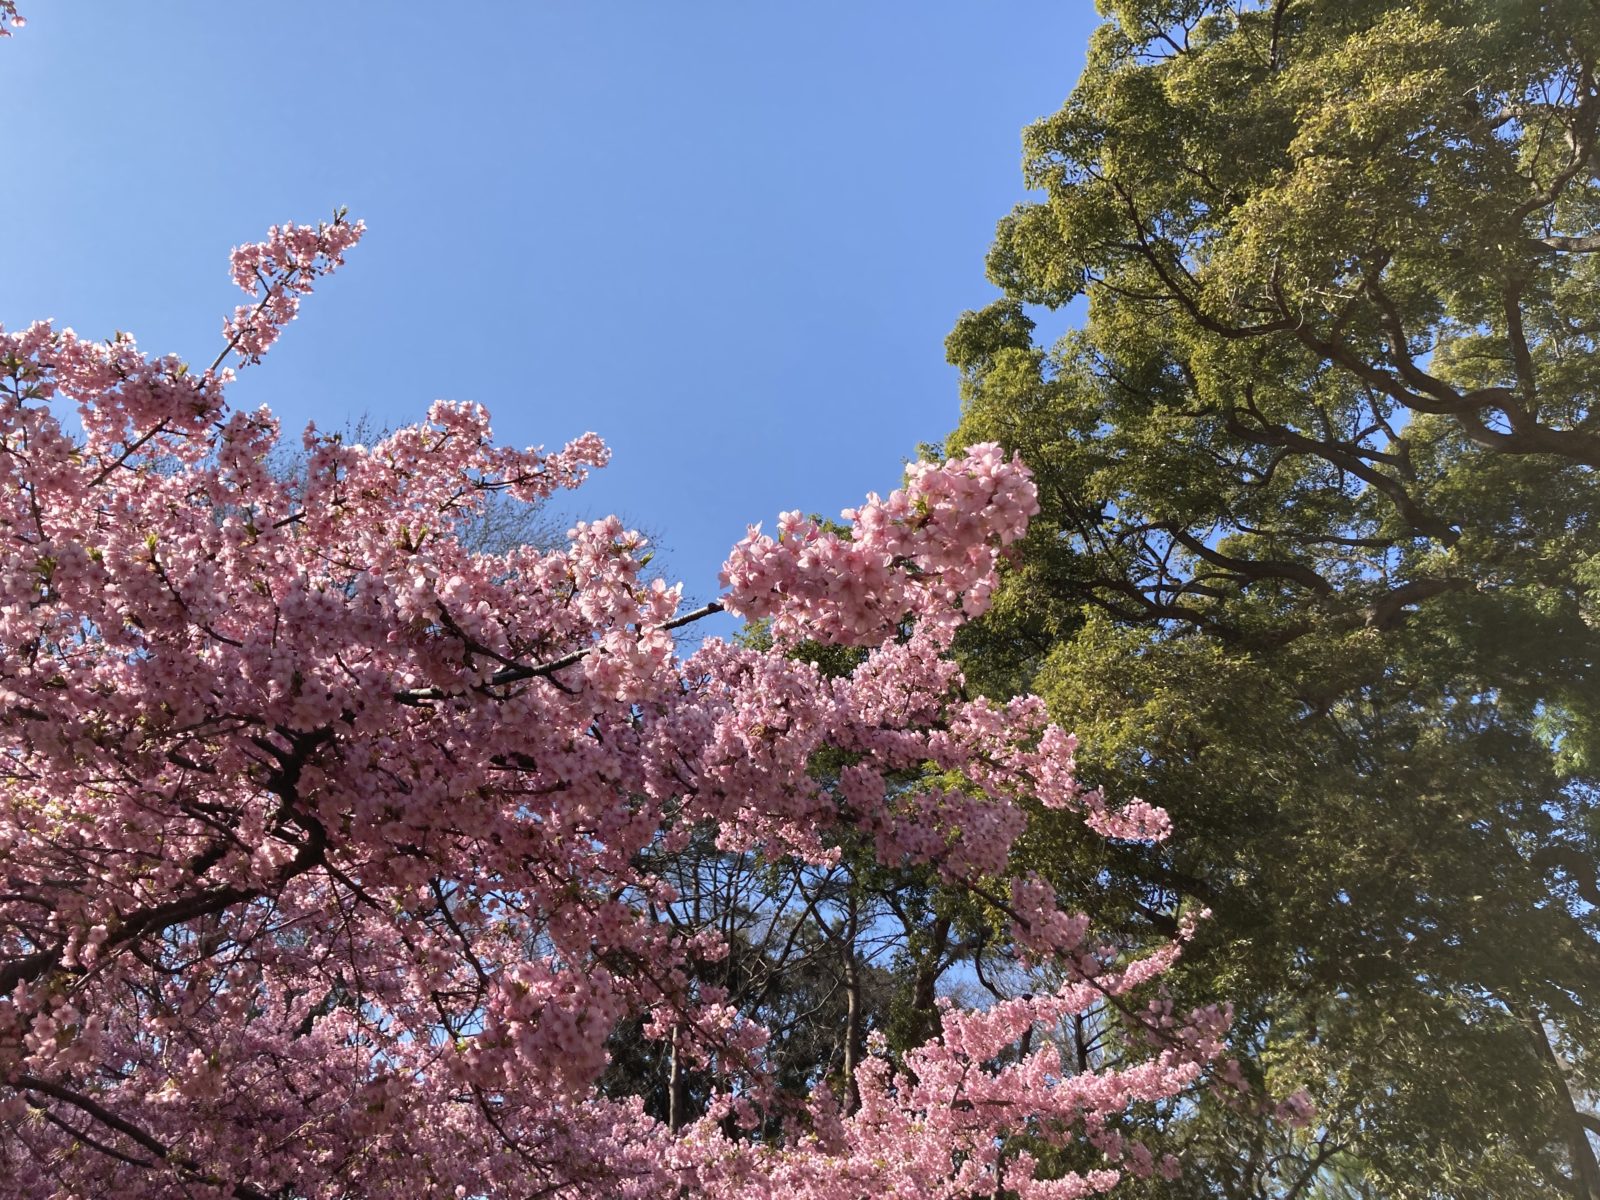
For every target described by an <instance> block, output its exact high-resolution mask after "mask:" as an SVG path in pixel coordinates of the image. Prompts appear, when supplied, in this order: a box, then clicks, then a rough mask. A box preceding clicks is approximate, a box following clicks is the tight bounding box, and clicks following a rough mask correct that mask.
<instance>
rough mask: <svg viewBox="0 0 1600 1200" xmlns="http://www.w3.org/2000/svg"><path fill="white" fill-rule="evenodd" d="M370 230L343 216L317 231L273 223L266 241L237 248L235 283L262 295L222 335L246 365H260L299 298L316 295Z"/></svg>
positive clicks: (226, 324) (225, 326) (249, 293)
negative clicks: (320, 280)
mask: <svg viewBox="0 0 1600 1200" xmlns="http://www.w3.org/2000/svg"><path fill="white" fill-rule="evenodd" d="M366 228H367V227H366V223H365V222H363V221H356V222H354V223H352V222H350V221H349V220H347V219H346V218H345V214H344V213H343V212H339V213H337V214H335V216H334V218H333V220H332V221H331V222H319V223H318V224H317V225H316V226H315V227H313V226H310V225H274V226H273V227H272V228H271V229H269V230H268V231H267V240H266V241H264V242H252V243H250V244H249V245H247V246H235V247H234V249H233V255H232V267H233V270H232V274H233V281H234V283H236V284H238V285H239V289H240V290H241V291H242V292H244V293H245V294H246V295H247V296H251V297H259V298H257V299H253V300H252V302H251V303H249V304H241V305H240V306H239V307H238V308H237V309H235V310H234V313H233V316H231V317H229V318H228V319H227V320H226V321H225V322H223V326H222V333H223V336H224V337H226V338H227V339H228V346H229V347H230V348H231V349H233V350H235V351H237V352H238V355H239V358H240V360H241V361H243V362H246V363H258V362H260V361H261V356H262V355H263V354H265V353H266V352H267V350H268V349H269V348H270V347H271V346H272V344H273V343H274V342H276V341H277V340H278V335H279V334H281V333H282V332H283V327H284V326H285V325H287V324H288V323H289V322H290V321H292V320H294V319H295V316H296V315H297V314H298V313H299V311H300V297H301V296H304V295H308V294H309V293H310V292H311V289H312V287H313V286H314V284H315V283H316V281H317V279H318V278H320V277H321V276H323V275H326V274H328V273H329V272H330V271H332V270H333V269H334V268H336V267H339V266H342V265H343V264H344V252H345V251H346V250H348V249H349V248H350V247H351V246H353V245H355V244H356V243H357V242H358V241H360V240H361V235H362V234H363V233H365V232H366Z"/></svg>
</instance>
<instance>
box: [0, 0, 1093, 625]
mask: <svg viewBox="0 0 1600 1200" xmlns="http://www.w3.org/2000/svg"><path fill="white" fill-rule="evenodd" d="M23 10H24V12H25V13H26V14H27V15H28V16H29V18H30V21H29V25H28V27H27V28H26V29H25V30H22V31H20V32H19V34H18V36H16V37H15V38H13V39H11V40H10V41H8V42H3V43H0V105H3V112H4V129H5V147H6V152H7V153H6V159H7V162H8V163H9V166H10V170H9V172H8V175H9V186H7V187H6V188H5V198H4V200H3V201H0V205H3V209H0V211H4V212H5V214H6V220H5V222H4V229H5V231H6V232H5V234H4V235H3V236H0V322H3V323H4V324H5V325H6V326H7V327H12V326H15V325H18V324H23V323H26V322H28V321H30V320H32V319H34V318H37V317H43V316H51V317H55V318H56V319H57V320H58V321H60V322H62V323H63V324H69V325H72V326H73V327H74V328H76V329H78V330H79V332H81V333H84V334H86V335H93V336H96V337H99V336H105V335H108V334H110V333H111V332H112V331H113V330H115V329H127V330H130V331H132V332H133V333H135V334H136V335H137V336H138V338H139V340H140V343H141V345H142V346H144V348H145V349H147V350H150V351H158V352H166V351H177V352H179V353H181V354H183V355H185V356H186V357H188V358H190V359H192V360H196V361H198V362H202V363H203V362H207V361H209V360H210V359H211V357H212V356H213V354H214V353H215V352H216V350H217V349H218V348H220V345H221V342H220V337H219V329H220V324H221V320H222V316H223V314H224V313H225V312H227V311H231V309H232V306H233V305H234V304H235V303H236V302H237V301H238V299H239V298H240V297H239V294H238V293H237V292H236V291H234V289H233V288H232V286H231V284H230V283H229V281H228V278H227V253H228V249H229V248H230V247H231V246H232V245H234V244H236V243H239V242H244V241H254V240H256V239H258V238H259V237H260V236H262V234H263V233H264V231H265V229H266V227H267V226H268V225H269V224H271V223H273V222H275V221H285V220H294V221H307V222H309V221H314V220H315V219H317V218H318V217H322V216H326V215H327V214H328V213H329V212H330V211H331V210H332V209H333V207H334V206H335V205H339V204H344V205H348V206H349V208H350V210H351V213H352V215H354V216H359V217H362V218H364V219H365V220H366V221H367V223H368V226H369V230H368V234H367V237H366V239H365V241H364V242H363V243H362V244H361V245H360V246H359V247H357V248H356V250H355V251H354V252H353V253H352V255H351V257H350V260H349V262H348V264H347V266H346V267H345V268H344V270H343V271H342V272H341V273H340V274H338V275H336V276H335V277H334V278H332V279H330V280H328V281H326V282H325V283H324V285H323V287H322V288H321V289H320V290H319V292H318V293H317V294H316V295H315V296H313V297H312V298H311V299H310V300H309V301H308V302H307V304H306V305H305V307H304V308H303V309H302V315H301V318H300V320H299V321H298V322H296V323H295V325H294V326H292V327H291V328H290V329H289V330H288V331H287V332H286V334H285V336H284V338H283V340H282V341H281V342H280V343H279V344H278V345H277V346H276V347H275V348H274V349H273V351H272V353H271V354H270V355H269V356H268V357H267V359H266V361H265V363H264V364H263V365H262V366H261V367H258V368H255V369H253V370H252V371H250V372H246V373H245V375H244V376H243V377H242V378H241V380H240V382H239V384H238V385H237V386H236V388H235V390H234V392H233V394H232V396H233V401H234V403H235V404H242V405H248V406H251V407H253V406H255V405H257V404H261V403H266V404H269V405H271V406H272V408H273V409H274V410H275V411H276V412H277V413H278V415H279V416H280V417H281V418H282V419H283V420H284V423H285V426H286V428H288V429H290V430H298V429H299V428H300V427H302V426H303V425H304V424H305V422H307V421H308V420H312V419H315V420H316V421H317V423H318V424H319V425H321V426H323V427H324V428H338V427H340V426H342V425H344V424H345V423H346V422H348V421H351V420H354V419H355V418H357V417H359V416H360V415H361V414H363V413H367V414H369V415H370V416H371V417H372V418H373V419H374V420H375V421H377V422H379V423H387V424H399V423H403V422H406V421H409V420H414V419H418V418H420V417H421V415H422V414H423V412H424V411H425V409H426V407H427V405H428V403H429V402H430V401H431V400H433V399H435V398H440V397H444V398H450V399H470V400H477V401H480V402H481V403H483V404H485V405H486V406H487V407H488V408H489V410H490V412H491V413H492V414H493V415H494V418H495V427H496V430H497V433H498V434H499V435H500V436H501V437H502V438H503V439H504V440H506V441H511V442H516V443H518V444H523V445H526V444H530V443H543V444H545V445H555V444H559V443H560V442H562V441H564V440H566V439H567V438H569V437H572V436H574V435H576V434H578V433H581V432H583V431H584V430H587V429H594V430H596V431H598V432H599V433H600V434H602V435H603V436H604V437H605V438H606V439H607V441H608V442H609V443H610V444H611V445H612V447H613V449H614V451H615V458H614V460H613V463H612V465H611V466H610V467H609V468H607V469H606V470H605V471H604V472H602V473H600V474H599V475H598V476H596V477H595V478H594V479H593V480H592V481H591V482H590V484H588V485H587V486H586V487H585V488H584V489H583V490H582V491H580V492H578V493H576V494H575V495H573V496H571V497H569V498H567V499H565V500H564V501H563V508H564V511H566V512H568V513H570V514H571V515H573V516H593V515H598V514H600V513H604V512H610V511H616V512H620V513H621V514H623V515H624V516H625V517H626V518H627V519H628V520H629V521H631V522H632V523H633V524H635V525H639V526H643V527H647V528H649V529H651V530H654V531H657V532H658V533H659V534H660V535H661V538H662V541H663V543H664V544H665V546H666V548H667V552H666V554H665V555H664V556H663V557H664V559H665V563H666V566H667V568H668V572H669V574H671V575H672V576H673V577H676V578H682V579H683V580H684V581H685V584H686V590H687V591H688V592H689V594H690V595H691V596H694V597H697V598H702V599H704V598H709V597H710V596H712V595H713V594H714V592H715V589H716V580H715V575H716V570H717V568H718V566H719V565H720V563H721V561H722V558H723V556H724V554H725V552H726V550H727V547H728V546H729V545H730V544H731V543H732V541H734V540H735V539H736V538H738V537H739V536H740V535H741V534H742V533H743V531H744V527H745V525H746V524H747V523H749V522H752V521H757V520H764V521H766V522H768V526H769V528H770V525H771V521H772V518H773V517H774V516H775V514H776V513H777V512H778V511H779V510H780V509H785V508H801V509H805V510H807V511H821V512H825V513H828V514H830V515H831V514H833V513H835V512H837V510H838V509H839V508H841V507H843V506H845V505H847V504H851V503H853V502H855V501H856V500H858V499H859V498H860V497H861V496H862V495H863V494H864V493H865V492H866V491H868V490H878V491H887V490H888V489H889V488H891V487H893V486H895V484H896V483H897V482H898V479H899V474H900V468H901V463H902V461H903V459H904V458H906V457H907V456H909V455H910V454H911V453H912V451H913V450H914V448H915V446H916V444H917V443H918V442H919V441H926V440H936V439H938V438H940V437H942V436H943V435H944V434H945V433H946V432H948V431H949V429H950V428H951V427H952V426H953V425H954V423H955V421H956V419H957V415H958V400H957V394H956V378H955V373H954V371H953V370H952V369H951V368H950V367H948V366H947V365H946V364H945V362H944V358H943V353H942V349H941V344H942V341H943V338H944V335H945V334H946V333H947V332H948V331H949V329H950V327H951V325H952V324H953V323H954V321H955V319H956V317H957V315H958V314H959V313H960V312H961V310H962V309H964V308H972V307H977V306H979V305H981V304H984V303H987V302H988V300H989V299H990V298H991V297H992V296H993V289H992V288H991V287H990V286H989V285H988V284H987V283H986V282H985V280H984V278H983V256H984V251H985V249H986V247H987V245H988V242H989V239H990V236H991V234H992V232H993V229H994V223H995V221H996V220H997V219H998V218H999V217H1000V216H1001V215H1003V214H1004V213H1005V212H1006V211H1008V210H1009V209H1010V207H1011V206H1012V205H1013V204H1015V203H1016V202H1017V201H1018V200H1020V199H1022V198H1023V197H1024V193H1023V190H1022V182H1021V175H1020V160H1019V134H1020V130H1021V128H1022V126H1023V125H1024V124H1026V123H1027V122H1029V121H1030V120H1033V119H1035V118H1037V117H1040V116H1043V115H1045V114H1047V113H1049V112H1052V111H1054V110H1055V109H1056V108H1057V107H1059V105H1060V103H1061V101H1062V100H1063V99H1064V98H1065V96H1066V94H1067V92H1068V91H1069V90H1070V88H1071V86H1072V83H1073V81H1074V80H1075V79H1076V77H1077V74H1078V71H1079V70H1080V68H1081V65H1082V57H1083V52H1084V48H1085V44H1086V41H1087V37H1088V34H1089V31H1090V29H1091V28H1092V25H1093V22H1094V14H1093V11H1092V7H1091V6H1090V5H1089V4H1087V3H1082V2H1081V0H1078V2H1074V0H1057V2H1056V3H1035V2H1031V0H1029V2H1024V0H986V2H984V3H972V2H970V0H968V2H963V3H957V2H954V0H952V2H944V0H918V2H916V3H912V2H910V0H902V2H898V3H888V2H885V3H854V4H847V3H820V2H807V3H798V2H796V3H789V4H777V3H770V2H769V3H753V2H749V0H747V2H745V3H712V2H701V0H680V2H678V3H673V4H668V3H664V2H658V3H651V4H646V3H643V2H637V3H579V2H578V0H567V2H564V3H542V2H541V3H534V2H531V0H530V2H527V3H511V2H509V0H506V2H502V3H497V4H460V5H449V6H446V5H426V6H425V5H421V4H409V3H386V4H379V3H376V2H362V3H343V4H338V5H331V4H324V3H303V2H295V3H274V4H269V5H242V4H218V3H215V0H206V2H201V0H188V2H178V0H166V2H163V3H161V4H130V3H126V2H125V0H118V2H113V0H80V2H77V3H70V4H67V3H61V2H60V0H33V2H32V3H30V4H26V5H24V6H23Z"/></svg>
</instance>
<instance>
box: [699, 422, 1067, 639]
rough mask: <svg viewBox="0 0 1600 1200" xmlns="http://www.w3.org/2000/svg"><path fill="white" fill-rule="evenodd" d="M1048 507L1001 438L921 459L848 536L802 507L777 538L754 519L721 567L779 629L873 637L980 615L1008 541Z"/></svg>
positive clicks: (854, 515)
mask: <svg viewBox="0 0 1600 1200" xmlns="http://www.w3.org/2000/svg"><path fill="white" fill-rule="evenodd" d="M1038 511H1039V500H1038V494H1037V491H1036V489H1035V488H1034V486H1033V479H1032V476H1031V475H1030V474H1029V473H1028V470H1027V468H1026V467H1024V466H1023V465H1022V462H1021V460H1020V459H1012V460H1010V461H1007V460H1006V458H1005V456H1004V454H1003V453H1002V452H1001V450H1000V447H999V446H997V445H994V444H992V443H988V444H984V445H980V446H973V447H971V448H970V449H969V450H968V451H967V454H966V455H965V456H964V457H960V458H954V459H951V460H950V461H949V462H946V463H944V464H942V465H934V464H932V463H917V464H915V465H914V466H912V467H911V468H910V469H909V470H908V471H907V473H906V485H905V487H903V488H900V489H898V490H896V491H894V492H892V493H891V494H890V495H889V498H888V499H887V500H884V499H881V498H880V497H878V496H876V495H872V496H869V497H868V498H867V502H866V503H865V504H863V505H862V506H861V507H860V508H852V509H846V510H845V511H844V513H843V514H841V515H842V516H843V518H844V519H845V520H846V521H849V522H850V536H849V538H841V537H840V536H839V535H838V534H835V533H833V532H831V531H827V530H824V529H822V528H821V527H820V526H819V525H817V523H816V522H814V521H812V520H809V519H807V518H805V517H802V516H801V515H800V514H799V513H798V512H787V513H784V514H783V515H782V516H781V517H779V519H778V537H777V538H776V539H773V538H771V537H769V536H767V535H765V534H762V533H761V532H760V529H759V527H758V526H752V527H751V529H750V533H749V536H748V537H746V538H745V539H744V540H743V541H741V542H740V543H739V544H738V545H737V546H735V547H734V548H733V551H732V553H731V554H730V555H729V556H728V561H727V562H726V563H725V564H724V565H723V568H722V583H723V586H724V587H726V588H727V589H728V594H727V596H726V597H724V599H723V604H724V605H725V606H726V607H727V609H728V611H730V612H732V613H735V614H737V615H739V616H743V617H748V618H751V619H756V620H759V619H763V618H772V622H773V626H772V627H773V634H774V636H775V637H776V638H777V639H778V640H779V641H780V643H783V644H788V643H790V642H792V641H793V640H794V639H796V638H798V637H811V638H818V639H821V640H824V641H833V642H839V643H842V644H845V645H873V644H875V643H877V642H880V641H882V640H883V638H884V637H885V636H887V635H888V634H890V633H892V632H893V631H894V630H895V629H896V628H898V626H899V625H900V623H901V622H902V621H903V620H905V619H906V618H907V617H916V618H918V619H919V620H922V621H925V622H935V623H945V624H949V623H952V622H958V621H960V620H969V619H971V618H972V617H975V616H978V615H980V614H981V613H983V612H984V611H985V610H986V609H987V607H988V604H989V592H990V590H991V588H992V587H993V582H994V571H995V564H996V561H997V559H998V557H999V554H1000V551H1001V550H1002V549H1003V548H1004V547H1006V546H1009V545H1010V544H1011V543H1012V542H1014V541H1016V540H1017V539H1018V538H1020V537H1021V536H1022V535H1023V533H1024V532H1025V531H1026V530H1027V527H1028V519H1029V518H1030V517H1032V516H1033V515H1034V514H1035V513H1037V512H1038Z"/></svg>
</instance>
